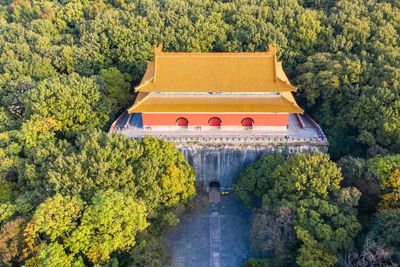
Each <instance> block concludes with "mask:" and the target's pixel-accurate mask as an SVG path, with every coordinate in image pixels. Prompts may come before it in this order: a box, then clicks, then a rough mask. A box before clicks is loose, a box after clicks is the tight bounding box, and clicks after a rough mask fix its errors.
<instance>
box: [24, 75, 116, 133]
mask: <svg viewBox="0 0 400 267" xmlns="http://www.w3.org/2000/svg"><path fill="white" fill-rule="evenodd" d="M25 103H26V104H25V105H26V113H25V116H26V117H28V118H29V117H30V116H32V115H36V116H40V117H50V118H53V119H54V120H56V121H57V122H58V123H59V125H60V131H61V132H63V133H65V134H66V136H72V135H75V134H78V133H81V132H83V131H85V130H90V129H94V128H96V127H103V126H104V125H105V123H106V122H107V121H108V119H109V117H108V112H109V111H108V110H109V102H108V101H107V99H106V98H105V97H104V94H103V92H101V90H100V86H99V85H98V84H97V83H96V80H95V79H94V78H82V77H80V76H79V75H77V74H71V75H62V76H57V77H53V78H50V79H46V80H43V81H42V82H39V83H38V85H37V87H35V88H33V89H32V90H31V91H30V92H29V94H27V96H26V98H25Z"/></svg>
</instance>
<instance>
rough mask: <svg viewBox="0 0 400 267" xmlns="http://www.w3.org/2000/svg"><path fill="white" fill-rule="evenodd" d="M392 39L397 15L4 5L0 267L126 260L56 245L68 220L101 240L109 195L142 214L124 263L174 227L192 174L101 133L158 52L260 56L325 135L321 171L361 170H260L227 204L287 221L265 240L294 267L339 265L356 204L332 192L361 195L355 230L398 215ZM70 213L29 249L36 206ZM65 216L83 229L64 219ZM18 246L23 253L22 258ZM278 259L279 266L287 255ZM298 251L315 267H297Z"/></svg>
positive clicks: (164, 147)
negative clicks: (281, 73) (237, 202)
mask: <svg viewBox="0 0 400 267" xmlns="http://www.w3.org/2000/svg"><path fill="white" fill-rule="evenodd" d="M399 32H400V4H399V3H398V1H394V0H368V1H367V0H357V1H354V0H339V1H333V0H324V1H313V0H304V1H300V0H274V1H262V0H233V1H222V0H219V1H211V0H206V1H196V0H190V1H181V0H167V1H159V0H157V1H129V0H112V1H111V0H87V1H80V0H74V1H51V0H45V1H27V0H3V1H1V2H0V120H1V122H2V123H1V125H0V162H1V164H0V256H1V260H2V261H3V263H4V264H21V260H22V261H24V260H27V262H28V263H31V264H33V265H37V264H39V263H40V264H43V265H48V264H49V263H50V262H52V263H56V265H60V266H63V265H65V266H72V265H76V266H78V265H82V264H86V263H87V262H89V261H90V262H92V263H105V262H107V261H108V256H109V255H107V254H110V253H112V252H114V251H115V252H116V253H115V255H116V256H115V258H114V259H113V262H115V261H117V260H118V259H120V258H119V257H118V255H121V254H119V253H121V250H125V249H128V248H127V247H123V246H120V244H119V243H118V242H115V245H116V246H115V247H113V246H111V245H110V243H107V242H104V246H105V247H101V245H100V244H99V242H97V243H96V242H94V243H93V244H89V245H92V246H89V245H88V244H80V245H79V246H78V245H76V246H75V245H74V249H72V247H71V244H69V243H67V240H66V238H65V237H64V236H62V235H65V234H66V233H67V232H68V234H70V232H71V231H75V230H71V229H70V230H68V229H69V228H68V227H70V226H71V225H64V224H63V223H64V222H65V221H66V220H67V219H66V218H71V216H72V217H74V216H78V217H79V218H80V219H79V225H75V226H74V227H75V228H76V229H78V228H79V229H80V231H81V230H82V231H86V230H88V231H89V230H90V231H92V230H93V231H96V232H97V233H98V234H99V236H97V237H99V238H100V236H101V234H102V233H103V234H104V233H105V232H108V231H111V230H113V229H105V230H104V229H103V230H104V231H103V230H101V229H100V227H99V225H100V224H103V223H105V224H107V223H110V222H111V221H112V222H114V221H113V220H111V221H105V222H99V221H96V220H94V219H93V218H92V217H93V216H92V215H93V214H94V213H98V214H100V213H102V212H104V211H102V210H101V209H100V208H99V207H98V206H96V203H107V201H111V200H115V202H116V204H115V205H116V207H121V206H120V205H122V204H124V203H125V202H124V201H125V199H122V198H121V197H120V194H123V196H124V197H127V198H129V199H130V198H132V199H131V200H132V201H131V202H129V201H128V202H129V203H125V204H127V205H128V204H129V205H131V204H132V203H135V208H136V207H138V209H137V210H138V215H139V214H142V209H141V208H139V206H142V205H143V206H144V207H145V211H146V212H145V214H146V220H148V221H149V224H150V225H149V226H148V227H147V228H146V230H144V232H143V231H137V232H140V233H138V234H139V236H141V237H142V238H143V239H142V241H143V242H142V243H143V244H145V243H146V240H145V239H148V240H150V242H148V243H147V244H149V245H147V246H146V245H143V246H139V247H136V246H135V247H134V248H133V250H134V251H131V252H126V253H127V254H129V253H132V254H129V255H126V254H125V256H126V258H129V257H133V256H132V255H137V254H140V255H141V256H143V257H142V258H144V257H145V255H147V254H146V251H144V250H145V249H148V248H149V249H152V250H157V248H158V246H157V245H159V243H158V241H159V240H158V239H157V237H158V236H159V232H158V231H155V232H154V229H156V228H157V229H159V228H161V227H160V225H162V224H163V223H164V222H165V221H176V219H174V218H175V217H174V215H173V214H174V209H175V208H177V207H178V206H179V205H180V204H181V203H185V202H186V201H188V200H189V199H190V198H191V197H192V196H193V194H194V173H193V170H192V168H191V167H190V166H189V165H188V164H187V163H186V162H185V161H184V160H183V157H182V155H181V154H179V153H178V151H177V150H176V149H175V148H174V147H173V146H172V145H171V144H169V143H166V142H163V141H158V140H154V139H144V140H137V141H134V140H126V139H125V138H124V137H122V136H115V137H108V136H107V135H106V134H104V133H102V132H101V130H106V129H107V127H109V125H110V122H111V121H112V120H113V119H115V118H116V117H117V115H118V114H119V113H120V112H121V111H123V110H124V109H125V108H126V107H127V106H128V105H129V103H131V102H132V99H133V92H132V90H131V88H132V86H133V85H135V84H137V83H138V82H139V81H140V78H141V76H142V75H143V73H144V70H145V67H146V62H147V61H148V60H151V59H152V58H153V48H154V47H155V46H156V45H158V44H163V46H164V49H165V50H166V51H185V52H186V51H247V52H251V51H265V50H266V47H267V45H268V44H270V43H272V44H275V45H276V46H277V47H278V48H279V57H280V60H282V61H283V64H284V68H285V71H286V73H288V75H289V77H290V80H291V81H292V82H293V83H294V84H295V85H297V86H298V87H299V91H298V93H296V97H297V98H298V100H299V101H300V103H301V105H302V107H304V108H305V110H306V112H308V113H310V114H311V115H312V116H313V117H314V118H315V119H316V120H317V122H318V123H320V124H321V126H322V128H323V130H324V132H325V133H326V134H327V137H328V140H329V142H330V148H329V149H330V151H329V152H330V155H331V157H332V158H334V159H339V158H340V157H342V156H345V155H351V156H357V158H353V157H345V158H342V159H341V160H340V161H339V166H340V167H341V168H342V170H343V174H344V177H345V179H344V180H342V177H341V174H340V171H339V170H338V169H337V168H336V166H335V164H333V163H332V162H331V161H330V160H329V159H328V157H327V156H325V155H319V156H315V155H314V156H309V155H296V156H293V157H289V158H288V159H284V158H283V157H282V156H279V155H275V156H272V157H267V158H264V159H263V160H262V161H260V162H257V163H255V164H254V165H252V167H251V168H249V169H246V170H245V171H244V172H243V173H242V174H241V175H240V177H239V181H238V183H237V184H236V185H235V188H234V190H235V192H236V193H237V194H238V196H239V197H240V198H241V199H243V201H244V202H245V203H246V204H247V205H257V206H259V207H260V210H259V214H258V215H259V216H258V218H260V220H263V221H264V222H266V224H268V225H272V224H274V223H276V222H281V221H282V218H291V220H290V222H291V223H289V224H288V225H285V227H289V228H290V227H291V228H290V229H292V230H293V231H286V230H285V231H283V230H282V229H281V230H280V231H276V232H277V235H276V236H277V238H279V237H282V235H286V234H288V236H287V237H290V238H289V239H287V240H292V239H291V237H292V236H291V235H292V234H293V235H295V239H296V240H297V241H299V242H300V243H301V248H300V249H299V250H298V252H299V253H298V254H296V255H295V256H298V263H299V264H301V265H308V264H310V262H311V263H315V262H317V261H320V260H322V259H326V260H327V262H323V264H325V265H327V264H328V265H329V264H331V263H333V262H335V261H336V255H337V254H338V253H341V252H342V250H343V249H347V248H348V247H349V246H351V241H350V240H349V238H353V237H354V235H355V233H356V232H358V230H359V228H358V226H357V225H358V224H357V222H356V221H354V217H355V214H354V206H355V205H356V203H357V198H358V197H359V195H358V192H357V191H356V190H353V189H351V188H343V187H344V186H354V187H357V188H358V189H359V190H360V191H361V192H362V196H361V199H360V208H359V211H360V212H361V213H362V214H363V215H368V216H369V215H371V214H372V213H373V212H375V211H378V213H377V214H376V215H375V217H376V220H377V222H379V218H380V217H379V216H382V218H391V219H390V221H392V222H395V221H396V218H398V215H397V213H396V212H395V211H392V210H396V209H398V208H399V195H400V189H399V188H400V187H399V179H400V178H399V165H400V164H399V160H398V155H396V154H395V153H399V152H400V114H399V112H400V37H399V36H400V35H399ZM390 153H391V154H392V155H387V154H390ZM384 155H386V156H384ZM374 156H376V157H374ZM369 158H371V159H369ZM277 177H279V179H277ZM105 192H113V193H109V194H110V195H107V194H108V193H105ZM104 194H106V195H104ZM66 199H68V200H71V202H74V201H75V202H76V205H77V206H74V208H71V209H69V210H66V209H63V208H59V209H58V208H55V210H54V212H55V216H56V215H57V216H59V217H58V219H59V221H57V223H56V224H54V225H56V226H57V227H55V228H54V229H53V228H49V229H47V230H49V231H50V230H51V231H54V233H56V232H57V233H58V234H60V235H61V236H60V237H59V238H58V239H57V240H52V239H51V237H49V236H46V237H45V238H44V239H43V242H37V240H35V237H37V236H35V234H40V235H42V234H43V235H47V233H46V231H47V230H46V231H44V230H43V229H42V228H40V227H44V225H48V224H52V223H54V222H52V221H51V220H50V221H48V220H45V219H38V217H35V216H39V214H40V213H41V212H43V210H44V208H43V206H40V203H42V202H45V203H47V201H49V203H50V202H51V201H54V202H55V203H57V201H59V202H60V203H62V201H65V200H66ZM132 205H133V204H132ZM50 206H51V205H50ZM75 208H76V209H78V210H79V212H78V213H79V214H75V215H74V214H71V213H73V212H75V211H77V210H76V209H75ZM293 209H294V211H295V212H294V211H293ZM388 210H389V211H390V212H389V213H390V216H389V215H388V214H386V213H385V212H387V211H388ZM113 211H114V212H115V213H112V212H111V211H110V214H109V215H110V217H109V218H115V217H118V216H120V215H121V216H122V217H121V218H125V219H127V218H126V217H124V209H121V212H122V213H121V214H118V212H117V211H115V210H113ZM262 211H268V213H267V212H265V213H262ZM284 211H285V212H284ZM49 212H50V211H49ZM35 214H38V215H35ZM171 214H172V215H171ZM32 216H33V217H32ZM57 216H56V217H57ZM63 216H64V217H63ZM68 216H70V217H68ZM396 216H397V217H396ZM83 218H85V221H83ZM140 218H141V217H140ZM306 218H311V219H310V220H308V219H306ZM393 218H394V219H393ZM81 219H82V220H81ZM36 220H38V221H36ZM388 220H389V219H388ZM85 223H86V224H85ZM116 223H117V221H116ZM27 225H28V226H29V227H33V225H35V226H34V227H36V228H35V229H39V230H37V231H39V232H35V233H33V232H30V233H31V234H32V236H30V238H32V240H34V241H32V242H31V241H29V238H28V240H25V238H23V236H22V232H24V231H23V230H24V229H25V230H26V229H27V228H26V227H27ZM127 225H129V224H127ZM143 225H144V224H143ZM157 225H158V227H157ZM377 225H381V224H380V223H378V224H377ZM29 227H28V228H29ZM65 227H67V228H68V229H66V228H65ZM29 229H31V228H29ZM255 229H256V230H259V231H258V232H265V231H264V230H265V228H263V227H260V228H255ZM285 229H286V228H285ZM380 229H384V227H383V226H382V227H381V228H380ZM294 230H295V231H294ZM27 231H28V230H26V231H25V233H27ZM35 231H36V230H35ZM102 231H103V232H102ZM146 231H148V232H146ZM370 231H373V233H379V234H377V235H374V238H373V240H374V242H375V243H374V244H376V246H378V247H379V246H383V245H384V246H387V247H390V248H396V246H397V247H398V244H397V243H395V242H393V241H390V242H384V241H382V240H384V239H385V238H383V237H384V236H385V235H386V234H384V232H385V231H386V230H379V229H378V230H377V229H374V230H372V229H370V227H369V226H368V225H366V229H365V232H368V233H369V232H370ZM28 232H29V231H28ZM128 232H129V235H130V236H132V237H134V234H133V231H130V230H129V229H128ZM256 232H257V231H256ZM77 233H78V232H77ZM110 233H111V232H110ZM86 234H88V233H87V232H85V234H82V236H83V237H84V236H88V235H86ZM115 234H118V233H115ZM135 235H136V234H135ZM371 236H372V234H371ZM83 237H82V238H83ZM91 238H94V237H91ZM94 239H96V238H94ZM329 239H332V240H333V241H332V242H328V241H327V240H329ZM82 240H84V238H83V239H82ZM132 240H135V238H133V239H132ZM29 242H31V243H30V244H33V247H30V248H29V249H28V250H26V249H27V245H28V243H29ZM112 243H114V241H113V242H112ZM156 244H157V245H156ZM131 245H132V244H131ZM131 245H129V246H128V247H129V248H130V247H131ZM280 245H281V244H279V243H277V247H276V251H285V250H284V249H283V250H281V247H279V246H280ZM291 246H293V247H298V244H297V243H296V242H294V243H291ZM376 246H375V245H374V246H372V248H375V247H376ZM22 247H24V250H26V251H27V253H25V254H26V255H22ZM369 248H371V247H369ZM385 248H386V247H385ZM100 250H101V251H100ZM289 250H290V249H289ZM310 250H313V251H315V253H314V254H313V255H309V254H308V255H307V252H309V251H310ZM100 252H104V253H105V254H101V253H100ZM364 252H365V253H369V251H368V250H364ZM296 253H297V252H296ZM113 255H114V254H113ZM360 255H363V254H362V253H360ZM397 257H398V256H397ZM137 258H139V257H137ZM148 258H149V257H148ZM157 259H159V258H154V261H152V262H156V261H157ZM383 262H388V261H386V259H385V261H383ZM253 263H254V264H258V263H259V264H265V265H266V264H267V263H265V262H264V261H259V262H258V261H257V260H254V261H253ZM149 264H152V263H149ZM291 264H293V261H291ZM321 264H322V263H321ZM161 265H162V264H161Z"/></svg>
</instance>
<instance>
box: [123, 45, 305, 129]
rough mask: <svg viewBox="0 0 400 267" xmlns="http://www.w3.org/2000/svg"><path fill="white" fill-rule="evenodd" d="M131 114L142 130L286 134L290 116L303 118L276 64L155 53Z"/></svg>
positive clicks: (248, 57)
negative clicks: (233, 131)
mask: <svg viewBox="0 0 400 267" xmlns="http://www.w3.org/2000/svg"><path fill="white" fill-rule="evenodd" d="M135 91H136V92H137V93H138V94H137V97H136V100H135V102H134V104H133V105H132V106H131V107H130V108H129V109H128V113H130V114H141V119H142V123H143V127H144V129H148V130H155V129H162V130H170V129H179V128H187V129H188V130H191V129H193V130H208V129H215V128H220V129H227V130H234V129H244V128H251V129H254V130H257V129H260V130H286V129H287V128H288V124H289V114H291V113H297V114H298V113H303V110H302V109H301V108H300V107H299V106H298V105H297V103H296V101H295V99H294V98H293V95H292V92H293V91H296V87H295V86H293V85H292V84H290V82H289V80H288V78H287V76H286V74H285V72H284V71H283V68H282V62H279V61H278V60H277V55H276V49H275V48H274V47H273V46H269V51H268V52H258V53H168V52H163V51H162V47H158V48H156V49H155V58H154V61H151V62H149V63H148V65H147V70H146V72H145V74H144V76H143V79H142V81H141V83H140V84H139V85H138V86H137V87H135Z"/></svg>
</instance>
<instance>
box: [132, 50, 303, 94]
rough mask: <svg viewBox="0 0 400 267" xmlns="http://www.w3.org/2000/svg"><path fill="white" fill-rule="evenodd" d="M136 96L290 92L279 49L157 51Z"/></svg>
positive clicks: (290, 87) (293, 89)
mask: <svg viewBox="0 0 400 267" xmlns="http://www.w3.org/2000/svg"><path fill="white" fill-rule="evenodd" d="M135 90H136V91H137V92H288V91H295V90H296V87H294V86H293V85H291V84H290V82H289V80H288V79H287V77H286V74H285V72H284V71H283V68H282V63H281V62H277V59H276V49H275V48H274V47H273V46H270V47H269V52H258V53H164V52H162V48H161V47H158V48H156V49H155V60H154V61H153V62H149V63H148V65H147V70H146V73H145V75H144V77H143V79H142V81H141V83H140V84H139V85H138V86H137V87H136V88H135Z"/></svg>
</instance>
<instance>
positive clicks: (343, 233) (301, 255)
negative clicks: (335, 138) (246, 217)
mask: <svg viewBox="0 0 400 267" xmlns="http://www.w3.org/2000/svg"><path fill="white" fill-rule="evenodd" d="M277 157H278V158H280V163H277V161H276V159H277ZM281 157H282V156H277V155H268V156H266V157H265V158H263V159H261V160H259V161H258V162H255V163H253V164H251V165H249V166H248V167H247V168H246V169H245V170H244V171H243V172H242V173H241V174H240V175H239V177H238V180H237V182H236V184H235V192H237V195H238V196H239V198H242V199H243V200H244V201H245V202H246V201H247V194H250V193H251V190H248V189H247V190H244V191H245V192H246V194H244V195H243V194H241V193H240V192H241V190H242V188H243V187H244V186H246V185H248V184H249V182H250V183H251V182H252V181H253V180H262V179H266V180H267V181H268V183H266V184H260V187H258V186H257V185H256V186H255V187H253V188H252V190H253V192H256V191H260V190H261V192H262V193H261V194H260V193H259V194H258V195H256V196H257V197H259V198H262V205H263V206H261V208H260V209H259V210H258V211H257V212H256V214H255V215H254V218H253V225H255V226H256V228H255V227H254V226H253V235H254V240H255V241H256V242H257V243H256V247H260V246H261V247H263V246H264V248H262V249H261V252H263V253H262V254H261V255H263V254H264V256H265V255H267V254H266V252H268V250H272V252H273V253H275V255H276V256H277V258H276V259H279V257H280V256H282V254H283V253H282V252H285V253H286V255H290V252H292V253H294V252H293V251H294V249H295V248H296V246H295V244H296V243H300V246H299V247H298V251H297V258H296V263H297V264H298V265H300V266H333V265H335V264H336V262H337V255H338V254H339V253H340V252H342V251H345V250H346V249H350V248H352V247H353V240H354V238H355V237H356V235H357V234H358V232H359V231H360V230H361V225H360V224H359V222H358V220H357V216H356V215H357V211H356V209H355V207H356V206H357V203H358V199H359V197H360V193H359V191H358V190H357V189H356V188H351V187H347V188H341V187H340V182H341V181H342V180H343V176H342V174H341V171H340V169H339V168H338V167H337V166H336V164H335V163H334V162H332V161H331V160H330V158H329V156H328V155H327V154H321V153H315V154H298V153H297V154H294V155H291V156H288V158H287V159H286V160H284V159H283V158H281ZM271 163H273V164H271ZM273 166H274V167H273ZM265 169H269V172H262V171H259V170H265ZM249 174H250V175H249ZM243 185H244V186H243ZM247 188H248V187H247ZM256 207H257V206H256ZM291 209H294V214H293V212H291ZM268 211H269V212H268ZM282 218H285V219H286V223H283V222H282V220H283V219H282ZM260 224H261V225H260ZM262 224H266V225H265V226H266V227H268V228H270V229H271V230H273V232H271V230H269V231H265V230H262V227H263V226H262ZM276 225H279V227H278V226H276ZM257 228H258V229H257ZM254 229H256V231H255V232H254ZM274 229H275V230H274ZM290 229H292V230H290ZM267 234H268V235H267ZM270 238H273V239H270ZM296 239H297V241H296ZM282 240H286V243H282ZM279 244H281V245H279ZM286 260H288V259H286ZM289 261H290V260H289ZM292 264H293V262H292Z"/></svg>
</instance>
